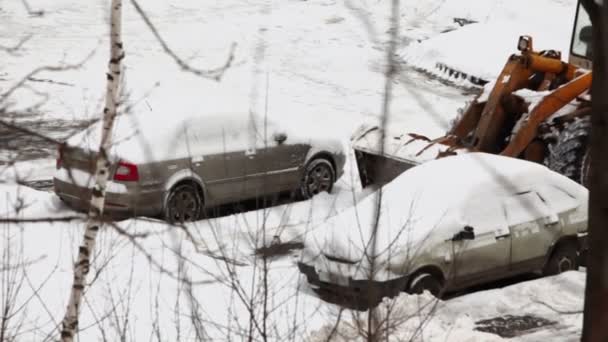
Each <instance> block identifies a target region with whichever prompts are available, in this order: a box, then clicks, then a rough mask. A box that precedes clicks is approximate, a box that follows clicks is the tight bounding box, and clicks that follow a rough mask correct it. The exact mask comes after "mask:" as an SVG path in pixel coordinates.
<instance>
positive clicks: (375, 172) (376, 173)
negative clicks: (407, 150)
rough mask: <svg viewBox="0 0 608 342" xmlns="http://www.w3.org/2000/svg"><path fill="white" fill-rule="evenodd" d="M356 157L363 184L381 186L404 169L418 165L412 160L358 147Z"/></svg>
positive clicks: (365, 185)
mask: <svg viewBox="0 0 608 342" xmlns="http://www.w3.org/2000/svg"><path fill="white" fill-rule="evenodd" d="M354 150H355V157H356V159H357V169H358V171H359V178H360V179H361V186H362V187H363V188H366V187H368V186H374V187H381V186H382V185H384V184H386V183H388V182H390V181H392V180H393V179H395V178H396V177H397V176H399V175H400V174H401V173H403V172H404V171H406V170H408V169H410V168H412V167H414V166H416V165H418V164H417V163H414V162H412V161H408V160H403V159H399V158H395V157H391V156H389V155H386V154H385V155H381V154H377V153H376V154H373V153H370V152H366V151H363V150H360V149H357V148H354Z"/></svg>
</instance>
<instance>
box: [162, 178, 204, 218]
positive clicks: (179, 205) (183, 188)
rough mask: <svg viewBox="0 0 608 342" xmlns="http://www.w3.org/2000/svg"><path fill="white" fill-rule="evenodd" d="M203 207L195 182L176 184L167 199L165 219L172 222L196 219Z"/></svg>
mask: <svg viewBox="0 0 608 342" xmlns="http://www.w3.org/2000/svg"><path fill="white" fill-rule="evenodd" d="M202 207H203V200H202V198H201V195H200V192H199V191H198V188H197V186H196V185H195V184H193V183H181V184H178V185H176V186H174V187H173V188H172V189H171V191H170V192H169V195H168V196H167V200H166V201H165V212H164V216H165V220H166V221H167V222H170V223H185V222H192V221H196V220H197V219H198V218H199V216H200V212H201V209H202Z"/></svg>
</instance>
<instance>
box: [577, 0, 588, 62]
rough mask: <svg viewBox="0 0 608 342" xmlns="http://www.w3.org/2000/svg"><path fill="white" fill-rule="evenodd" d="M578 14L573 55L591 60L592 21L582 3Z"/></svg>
mask: <svg viewBox="0 0 608 342" xmlns="http://www.w3.org/2000/svg"><path fill="white" fill-rule="evenodd" d="M576 13H577V14H576V23H575V25H574V33H573V37H572V54H574V55H577V56H579V57H585V58H588V59H591V57H592V49H591V20H590V19H589V14H588V13H587V11H586V10H585V8H584V7H583V5H581V4H580V3H579V5H578V10H577V12H576Z"/></svg>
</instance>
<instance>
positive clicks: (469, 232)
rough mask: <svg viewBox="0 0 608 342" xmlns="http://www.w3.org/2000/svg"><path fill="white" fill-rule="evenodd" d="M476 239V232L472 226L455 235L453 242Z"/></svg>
mask: <svg viewBox="0 0 608 342" xmlns="http://www.w3.org/2000/svg"><path fill="white" fill-rule="evenodd" d="M473 239H475V231H474V230H473V227H471V226H465V227H464V228H463V230H461V231H459V232H458V233H456V234H454V236H453V237H452V241H462V240H473Z"/></svg>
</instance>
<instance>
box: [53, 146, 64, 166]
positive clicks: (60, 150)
mask: <svg viewBox="0 0 608 342" xmlns="http://www.w3.org/2000/svg"><path fill="white" fill-rule="evenodd" d="M62 147H63V145H57V163H56V164H55V168H56V169H59V168H60V167H61V164H63V148H62Z"/></svg>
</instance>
